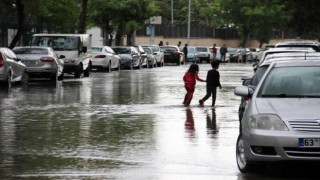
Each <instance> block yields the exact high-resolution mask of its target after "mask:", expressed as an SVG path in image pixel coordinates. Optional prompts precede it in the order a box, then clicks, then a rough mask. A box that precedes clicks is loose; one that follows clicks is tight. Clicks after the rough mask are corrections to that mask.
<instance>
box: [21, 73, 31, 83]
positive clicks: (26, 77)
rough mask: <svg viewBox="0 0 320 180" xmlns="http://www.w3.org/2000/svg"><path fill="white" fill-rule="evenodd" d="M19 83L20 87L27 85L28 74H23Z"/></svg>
mask: <svg viewBox="0 0 320 180" xmlns="http://www.w3.org/2000/svg"><path fill="white" fill-rule="evenodd" d="M20 83H21V84H22V85H28V83H29V74H28V72H27V71H25V72H24V75H23V77H22V78H21V81H20Z"/></svg>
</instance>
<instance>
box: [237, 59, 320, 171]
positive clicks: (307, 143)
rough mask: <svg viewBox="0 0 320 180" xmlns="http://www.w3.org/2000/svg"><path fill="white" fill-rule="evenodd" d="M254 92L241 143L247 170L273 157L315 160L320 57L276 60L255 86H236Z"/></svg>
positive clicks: (239, 155)
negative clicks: (252, 87) (300, 59)
mask: <svg viewBox="0 0 320 180" xmlns="http://www.w3.org/2000/svg"><path fill="white" fill-rule="evenodd" d="M234 93H235V95H237V96H241V97H244V96H249V97H251V100H250V101H249V103H248V105H247V108H246V111H245V112H244V115H243V118H242V123H241V127H242V131H241V133H240V134H239V136H238V139H237V143H236V162H237V165H238V168H239V170H240V171H241V172H243V173H245V172H250V171H254V170H255V169H257V168H258V169H259V168H263V167H264V165H266V164H267V163H269V162H279V161H291V162H292V161H300V162H305V161H315V160H319V159H320V158H319V157H320V152H319V151H318V149H319V148H320V140H319V137H320V130H319V129H320V126H319V117H320V111H319V107H320V61H319V58H318V59H317V60H304V61H294V60H293V61H281V62H274V63H272V64H271V65H270V66H269V68H268V69H267V71H266V72H265V75H264V76H263V77H262V79H261V81H260V83H259V84H258V86H257V88H256V89H255V90H253V89H251V88H250V87H248V86H242V87H236V88H235V90H234Z"/></svg>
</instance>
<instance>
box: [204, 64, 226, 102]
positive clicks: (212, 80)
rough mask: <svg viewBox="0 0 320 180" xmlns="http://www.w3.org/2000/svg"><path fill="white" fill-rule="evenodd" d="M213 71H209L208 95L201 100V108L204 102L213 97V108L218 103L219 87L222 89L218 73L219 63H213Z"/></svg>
mask: <svg viewBox="0 0 320 180" xmlns="http://www.w3.org/2000/svg"><path fill="white" fill-rule="evenodd" d="M211 66H212V69H211V70H209V71H208V74H207V94H206V95H205V96H204V97H203V98H202V99H200V100H199V103H200V106H202V107H203V106H204V102H205V101H206V100H207V99H208V98H209V97H210V96H211V95H212V105H211V106H212V107H214V105H215V103H216V95H217V87H219V88H220V89H221V84H220V73H219V71H217V69H219V62H218V61H211Z"/></svg>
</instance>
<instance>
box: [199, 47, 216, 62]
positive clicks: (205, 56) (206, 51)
mask: <svg viewBox="0 0 320 180" xmlns="http://www.w3.org/2000/svg"><path fill="white" fill-rule="evenodd" d="M196 50H197V51H198V52H199V57H200V62H202V61H206V62H207V63H210V61H211V60H212V57H213V55H212V53H211V51H210V48H209V47H207V46H196Z"/></svg>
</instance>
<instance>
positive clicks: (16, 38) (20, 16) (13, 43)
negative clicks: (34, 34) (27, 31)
mask: <svg viewBox="0 0 320 180" xmlns="http://www.w3.org/2000/svg"><path fill="white" fill-rule="evenodd" d="M15 6H16V9H17V14H18V30H17V34H16V35H15V36H14V38H13V40H12V41H11V43H10V45H9V48H10V49H12V48H14V47H15V46H16V44H17V43H18V41H19V40H20V38H21V36H22V34H23V31H24V25H23V24H24V5H23V4H22V3H21V0H16V4H15Z"/></svg>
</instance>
